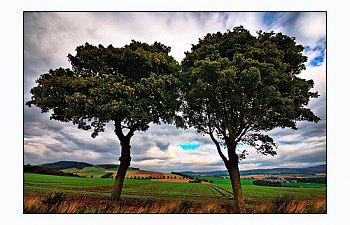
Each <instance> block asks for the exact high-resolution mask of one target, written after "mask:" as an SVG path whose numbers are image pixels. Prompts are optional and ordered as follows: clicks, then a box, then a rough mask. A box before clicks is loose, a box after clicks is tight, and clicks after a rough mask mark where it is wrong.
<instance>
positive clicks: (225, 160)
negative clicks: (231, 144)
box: [209, 128, 228, 165]
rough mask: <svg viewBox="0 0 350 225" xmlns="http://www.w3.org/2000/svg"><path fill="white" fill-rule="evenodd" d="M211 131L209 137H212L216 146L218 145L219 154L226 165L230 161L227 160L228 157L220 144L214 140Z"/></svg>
mask: <svg viewBox="0 0 350 225" xmlns="http://www.w3.org/2000/svg"><path fill="white" fill-rule="evenodd" d="M210 130H211V129H210V128H209V136H210V138H211V140H212V141H213V142H214V144H215V145H216V149H217V150H218V153H219V155H220V157H221V159H222V160H223V161H224V163H225V165H226V164H227V162H228V160H227V158H226V156H225V155H224V154H223V153H222V151H221V147H220V144H219V142H218V141H217V140H216V139H215V138H214V135H213V133H212V132H211V131H210Z"/></svg>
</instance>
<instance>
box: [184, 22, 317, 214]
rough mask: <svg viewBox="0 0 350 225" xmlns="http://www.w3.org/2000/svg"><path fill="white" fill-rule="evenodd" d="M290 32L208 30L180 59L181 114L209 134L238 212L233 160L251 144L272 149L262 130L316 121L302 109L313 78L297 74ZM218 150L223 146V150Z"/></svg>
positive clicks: (301, 59)
mask: <svg viewBox="0 0 350 225" xmlns="http://www.w3.org/2000/svg"><path fill="white" fill-rule="evenodd" d="M303 49H304V48H303V46H301V45H298V44H296V42H295V38H294V37H289V36H286V35H283V34H282V33H277V34H275V33H274V32H268V33H265V32H262V31H259V32H257V35H256V36H253V35H252V34H250V32H249V31H248V30H246V29H245V28H244V27H242V26H239V27H235V28H233V30H228V31H227V32H225V33H220V32H218V33H214V34H207V35H206V36H205V37H204V38H203V39H199V43H198V44H196V45H193V46H192V48H191V51H190V52H186V53H185V54H186V57H185V58H184V60H183V61H182V68H183V73H182V82H183V100H184V102H183V116H184V117H185V118H186V119H187V121H188V124H189V125H190V126H193V127H195V128H196V129H197V131H198V132H201V133H203V134H209V136H210V138H211V140H212V141H213V142H214V143H215V145H216V148H217V151H218V153H219V155H220V157H221V158H222V160H223V162H224V164H225V166H226V168H227V170H228V173H229V175H230V178H231V184H232V189H233V193H234V200H235V207H236V210H237V212H244V200H243V194H242V188H241V183H240V175H239V168H238V163H239V160H240V159H241V158H244V157H245V154H246V153H247V152H246V150H244V151H241V152H239V151H238V150H237V145H238V144H239V143H240V144H243V145H244V144H245V145H246V146H252V147H254V148H255V149H256V150H257V151H258V152H259V153H262V154H264V155H275V154H277V153H276V151H275V149H276V148H277V144H276V143H275V142H274V140H273V138H272V137H270V136H268V135H267V133H266V132H267V131H270V130H272V129H274V128H276V127H281V128H292V129H297V126H296V122H297V121H311V122H317V121H318V120H319V118H318V117H317V116H315V115H314V113H313V112H312V111H311V110H310V109H308V108H307V105H308V102H309V99H310V98H316V97H318V94H317V92H310V89H311V88H312V87H313V84H314V83H313V81H312V80H305V79H301V78H299V77H298V76H297V75H298V74H300V72H301V71H302V70H304V69H305V65H304V63H305V62H306V61H307V57H306V56H303V54H302V51H303ZM223 149H225V150H226V151H227V154H224V152H223Z"/></svg>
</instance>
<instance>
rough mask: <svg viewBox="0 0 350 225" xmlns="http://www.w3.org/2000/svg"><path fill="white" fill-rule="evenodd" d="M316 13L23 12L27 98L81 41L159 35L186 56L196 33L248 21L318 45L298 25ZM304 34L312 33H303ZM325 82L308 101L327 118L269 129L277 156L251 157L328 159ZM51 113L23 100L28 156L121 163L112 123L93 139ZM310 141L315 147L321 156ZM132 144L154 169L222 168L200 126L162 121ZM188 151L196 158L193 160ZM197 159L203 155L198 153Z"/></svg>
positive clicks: (137, 158)
mask: <svg viewBox="0 0 350 225" xmlns="http://www.w3.org/2000/svg"><path fill="white" fill-rule="evenodd" d="M310 15H311V14H304V13H268V14H265V13H233V12H230V13H127V12H125V13H124V12H123V13H104V12H96V13H51V12H46V13H24V101H28V100H29V99H30V94H29V90H30V88H32V87H33V86H34V85H35V80H36V79H37V78H38V77H39V76H40V74H43V73H46V72H48V71H49V69H51V68H52V69H55V68H58V67H63V68H66V67H70V64H69V62H68V60H67V55H68V53H71V54H74V52H75V48H76V46H78V45H81V44H83V43H85V42H89V43H92V44H95V45H96V44H99V43H101V44H103V45H105V46H107V45H108V44H113V45H114V46H124V45H125V44H127V43H129V42H130V40H131V39H136V40H140V41H146V42H149V43H153V42H154V41H156V40H157V41H161V42H162V43H164V44H167V45H169V46H171V47H172V51H171V54H174V57H176V59H177V60H179V61H180V60H181V59H182V57H183V56H184V54H183V52H184V51H188V50H189V49H190V47H191V44H194V43H196V42H198V38H202V37H203V36H204V35H205V34H206V33H208V32H217V31H219V30H220V31H221V32H224V31H225V30H226V29H232V28H233V27H234V26H237V25H240V24H242V25H244V26H245V27H246V28H248V29H249V30H250V31H251V32H252V33H254V32H255V31H256V30H259V29H263V30H264V31H268V30H269V29H270V28H271V29H272V30H274V28H275V27H281V31H283V32H284V33H286V34H288V35H293V36H297V40H302V41H305V40H307V41H308V40H312V41H311V42H307V41H305V42H304V43H307V45H310V46H311V47H315V46H312V45H313V44H315V43H317V44H319V40H320V38H321V39H322V35H318V36H317V35H316V36H315V37H314V36H312V33H311V34H310V32H309V33H307V32H304V31H305V30H306V31H308V29H305V28H304V30H303V29H299V27H300V25H301V24H303V23H302V22H303V20H304V19H305V18H306V17H307V16H310ZM312 15H313V14H312ZM311 19H312V18H311ZM262 21H263V23H262ZM310 21H312V20H310ZM305 24H306V25H308V23H305ZM321 25H322V24H321ZM321 25H320V26H321ZM184 27H188V29H186V32H183V28H184ZM305 27H308V26H305ZM309 27H312V28H314V26H309ZM285 31H286V32H285ZM304 33H307V34H308V35H306V36H305V35H303V34H304ZM163 37H164V38H163ZM307 38H309V39H307ZM323 38H324V37H323ZM322 88H323V89H324V90H318V91H320V93H321V94H323V95H321V96H320V98H319V99H317V100H316V101H313V102H312V103H311V104H310V107H311V108H312V110H313V111H314V112H315V114H316V115H317V116H319V117H320V118H321V119H322V120H321V121H320V122H318V123H317V124H314V123H305V122H302V123H298V127H299V130H297V131H293V130H290V129H277V130H276V131H272V132H271V134H272V135H271V136H272V137H274V138H275V140H276V141H277V142H278V143H279V144H280V148H279V154H278V156H277V157H276V158H275V159H274V160H271V159H270V158H269V157H267V158H264V156H263V157H260V158H254V159H251V160H250V161H249V160H247V161H246V162H247V163H254V164H255V165H260V166H261V165H265V166H271V165H280V164H283V163H290V164H293V160H294V161H295V162H299V163H307V162H310V163H314V162H315V161H317V160H321V161H322V157H325V154H324V152H325V138H324V136H325V128H326V109H325V104H326V96H325V95H324V93H325V87H321V89H322ZM49 116H50V114H49V113H45V114H42V113H41V112H40V110H39V109H38V108H36V107H31V108H29V107H27V106H24V138H25V146H24V158H25V161H26V162H30V163H32V162H33V163H42V162H47V161H51V162H52V161H57V160H79V161H87V162H90V163H118V158H119V155H120V144H119V141H118V139H117V137H116V136H115V135H114V133H113V125H112V124H108V125H107V126H106V131H105V132H104V133H101V134H100V136H98V137H97V138H95V139H93V138H91V137H90V134H91V132H92V131H91V130H89V131H82V130H78V129H77V127H76V126H73V125H72V124H68V123H61V122H58V121H53V120H49ZM190 142H198V143H200V144H201V145H202V146H201V148H199V150H197V151H195V152H184V151H181V150H178V149H176V146H178V145H179V144H182V143H190ZM306 142H308V143H307V145H309V146H306V145H305V146H303V147H300V146H299V145H300V143H304V144H306ZM286 146H287V147H293V146H297V147H298V149H296V151H295V153H294V152H290V151H288V152H286V150H285V147H286ZM174 148H175V150H174ZM303 148H305V149H307V151H303ZM311 148H313V149H314V151H315V155H313V153H312V152H313V150H312V149H311ZM131 149H132V163H139V164H140V163H141V164H140V165H142V166H140V167H142V168H145V169H150V170H151V169H154V168H157V169H158V168H159V169H160V170H164V171H169V170H173V171H175V170H177V171H179V170H183V169H184V168H189V169H193V170H195V169H197V170H217V168H222V167H223V163H222V161H221V159H220V158H219V156H218V155H217V152H216V149H215V146H214V145H213V143H212V141H211V139H210V138H209V136H207V135H206V136H202V135H200V134H199V133H197V132H196V131H195V130H194V129H187V130H183V129H176V127H175V126H173V125H164V124H162V125H151V126H150V129H149V130H148V131H147V132H136V133H135V135H134V137H133V138H132V140H131ZM322 151H323V153H322ZM186 157H193V158H191V160H188V159H187V158H186ZM200 157H204V158H200ZM199 158H200V159H201V160H198V159H199ZM214 160H217V161H214ZM142 163H143V164H142ZM259 163H260V164H259ZM139 164H137V165H139ZM243 164H244V161H242V165H243Z"/></svg>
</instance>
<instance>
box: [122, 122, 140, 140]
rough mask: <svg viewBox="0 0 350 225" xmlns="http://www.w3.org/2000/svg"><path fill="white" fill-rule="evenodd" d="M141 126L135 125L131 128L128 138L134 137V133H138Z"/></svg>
mask: <svg viewBox="0 0 350 225" xmlns="http://www.w3.org/2000/svg"><path fill="white" fill-rule="evenodd" d="M138 126H139V124H138V123H135V124H134V125H133V126H132V127H130V130H129V132H128V134H127V135H126V136H125V137H127V138H131V137H132V136H133V135H134V132H135V131H136V129H137V128H138Z"/></svg>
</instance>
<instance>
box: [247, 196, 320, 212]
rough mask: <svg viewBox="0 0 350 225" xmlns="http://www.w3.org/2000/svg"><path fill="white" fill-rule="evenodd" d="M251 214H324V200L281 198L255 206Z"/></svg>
mask: <svg viewBox="0 0 350 225" xmlns="http://www.w3.org/2000/svg"><path fill="white" fill-rule="evenodd" d="M252 213H326V200H325V199H317V198H316V199H313V200H307V201H306V200H294V199H291V198H290V197H288V196H283V197H279V198H276V199H274V200H273V201H271V202H269V203H262V204H259V205H257V206H256V207H255V208H254V209H253V210H252Z"/></svg>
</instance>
